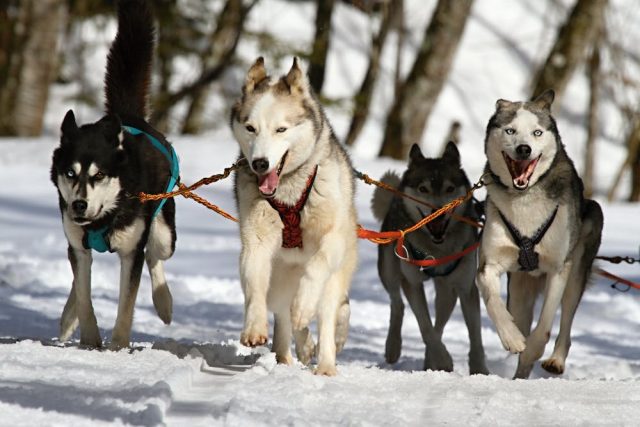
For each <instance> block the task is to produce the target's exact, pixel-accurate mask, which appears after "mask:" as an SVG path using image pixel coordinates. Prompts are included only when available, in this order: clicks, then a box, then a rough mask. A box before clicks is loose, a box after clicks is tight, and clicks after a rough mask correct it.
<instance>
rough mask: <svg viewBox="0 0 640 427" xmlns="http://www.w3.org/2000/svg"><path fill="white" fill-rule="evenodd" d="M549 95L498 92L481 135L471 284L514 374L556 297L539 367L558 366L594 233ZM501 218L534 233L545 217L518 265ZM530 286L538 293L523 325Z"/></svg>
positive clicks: (597, 221) (534, 345) (596, 227)
mask: <svg viewBox="0 0 640 427" xmlns="http://www.w3.org/2000/svg"><path fill="white" fill-rule="evenodd" d="M553 98H554V93H553V91H551V90H549V91H547V92H545V93H543V94H542V95H540V96H539V97H538V98H536V99H535V100H534V101H530V102H510V101H505V100H502V99H501V100H498V101H497V103H496V111H495V114H494V115H493V117H491V119H490V120H489V124H488V126H487V133H486V140H485V152H486V155H487V166H486V170H485V171H486V173H487V174H489V175H490V176H491V177H492V179H491V180H490V182H491V183H490V184H489V185H488V186H487V201H486V215H487V220H486V226H485V228H484V232H483V235H482V245H481V249H480V264H479V268H478V275H477V285H478V287H479V289H480V292H481V294H482V296H483V299H484V302H485V305H486V308H487V312H488V314H489V317H490V318H491V319H492V321H493V323H494V324H495V327H496V330H497V332H498V335H499V336H500V340H501V341H502V344H503V346H504V348H505V349H506V350H508V351H510V352H512V353H519V354H520V356H519V361H518V368H517V370H516V373H515V378H527V377H529V375H530V373H531V370H532V368H533V365H534V363H535V361H537V360H538V359H540V357H542V355H543V353H544V348H545V346H546V343H547V342H548V340H549V337H550V333H551V327H552V324H553V320H554V317H555V314H556V312H557V310H558V307H559V306H560V304H562V315H561V320H560V332H559V335H558V338H557V340H556V343H555V348H554V351H553V354H552V355H551V357H550V358H549V359H548V360H546V361H544V362H543V363H542V367H543V368H544V369H546V370H547V371H549V372H552V373H556V374H561V373H563V372H564V368H565V360H566V357H567V354H568V352H569V347H570V345H571V338H570V332H571V324H572V322H573V317H574V315H575V312H576V309H577V307H578V303H579V302H580V299H581V297H582V293H583V292H584V289H585V286H586V283H587V280H588V277H589V274H590V271H591V267H592V264H593V260H594V258H595V255H596V253H597V251H598V248H599V246H600V239H601V233H602V225H603V216H602V210H601V208H600V206H599V205H598V203H596V202H595V201H593V200H588V199H585V198H584V196H583V185H582V180H581V179H580V178H579V177H578V174H577V172H576V170H575V167H574V166H573V163H572V161H571V160H570V159H569V157H568V156H567V153H566V152H565V149H564V146H563V144H562V140H561V139H560V134H559V132H558V129H557V126H556V122H555V120H554V118H553V116H552V115H551V104H552V102H553ZM554 212H556V213H555V214H554ZM501 214H502V215H503V216H504V218H505V219H503V218H502V217H501ZM550 219H551V220H552V221H550ZM505 221H508V222H509V223H510V224H512V225H513V227H515V228H516V229H517V230H518V231H519V232H520V233H521V234H522V235H523V236H534V235H536V234H538V232H539V230H541V227H542V226H543V225H548V227H549V228H548V230H547V232H546V233H544V234H543V237H542V240H541V241H540V242H539V243H538V244H537V245H536V246H535V248H534V249H535V253H536V255H534V257H536V258H537V265H536V263H534V264H533V265H530V266H527V265H528V264H527V263H526V262H523V261H522V260H521V259H522V254H521V251H520V248H519V246H518V245H517V244H516V242H515V238H514V237H512V234H511V232H510V231H509V229H508V226H507V225H506V222H505ZM525 258H526V257H525ZM534 267H535V268H534ZM503 273H508V275H509V285H508V298H507V306H505V304H504V302H503V301H502V299H501V298H500V276H501V275H502V274H503ZM540 293H542V294H543V296H544V302H543V305H542V310H541V313H540V318H539V320H538V322H537V324H536V327H535V328H534V329H533V331H531V324H532V319H533V309H534V304H535V301H536V297H537V295H538V294H540Z"/></svg>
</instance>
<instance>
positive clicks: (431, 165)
mask: <svg viewBox="0 0 640 427" xmlns="http://www.w3.org/2000/svg"><path fill="white" fill-rule="evenodd" d="M469 187H470V184H469V180H468V179H467V176H466V174H465V173H464V171H463V170H462V167H461V165H460V153H459V152H458V148H457V147H456V144H454V143H453V142H449V143H448V144H447V146H446V148H445V150H444V153H443V155H442V157H440V158H435V159H431V158H426V157H424V156H423V155H422V152H421V151H420V147H418V145H416V144H413V146H412V147H411V152H410V153H409V167H408V168H407V170H406V171H405V173H404V175H403V176H402V182H401V184H400V188H401V189H402V191H404V192H405V193H407V194H409V195H410V196H412V197H414V198H416V199H419V200H422V201H423V202H425V203H426V204H428V205H430V206H432V207H431V208H430V207H428V206H426V205H424V204H421V203H416V202H415V201H413V200H410V199H408V198H403V203H404V206H405V209H406V210H407V212H408V213H409V216H411V219H412V220H413V221H414V222H418V221H420V220H421V219H422V218H424V217H426V216H427V215H429V214H431V213H432V212H434V211H436V210H437V209H439V208H440V207H442V206H443V205H445V204H446V203H448V202H450V201H451V200H453V199H455V198H457V197H460V196H463V195H464V194H466V192H467V191H468V190H469ZM456 209H457V210H462V209H463V208H462V207H458V208H456ZM458 213H460V212H458ZM450 219H451V217H450V216H449V215H440V216H439V217H437V218H436V219H434V220H433V221H431V222H429V223H427V226H426V227H427V230H428V231H429V233H430V234H431V239H432V240H433V242H434V243H436V244H440V243H442V242H443V241H444V240H445V235H446V233H447V230H448V227H449V221H450Z"/></svg>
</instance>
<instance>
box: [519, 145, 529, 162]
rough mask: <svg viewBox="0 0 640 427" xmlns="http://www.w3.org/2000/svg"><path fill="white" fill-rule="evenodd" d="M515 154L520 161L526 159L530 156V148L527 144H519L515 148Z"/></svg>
mask: <svg viewBox="0 0 640 427" xmlns="http://www.w3.org/2000/svg"><path fill="white" fill-rule="evenodd" d="M516 154H517V155H518V157H519V158H521V159H528V158H529V156H530V155H531V147H530V146H528V145H527V144H520V145H518V146H517V147H516Z"/></svg>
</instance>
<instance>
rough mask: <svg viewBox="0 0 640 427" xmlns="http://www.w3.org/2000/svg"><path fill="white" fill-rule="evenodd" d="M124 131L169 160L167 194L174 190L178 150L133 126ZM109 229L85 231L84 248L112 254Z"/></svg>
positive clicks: (162, 204) (153, 216)
mask: <svg viewBox="0 0 640 427" xmlns="http://www.w3.org/2000/svg"><path fill="white" fill-rule="evenodd" d="M122 129H123V130H125V131H126V132H127V133H130V134H131V135H144V136H145V137H146V138H147V139H148V140H149V141H150V142H151V144H153V146H154V147H155V148H156V149H157V150H158V151H160V152H161V153H162V154H163V155H164V156H165V157H166V158H167V160H168V161H169V165H170V167H171V176H170V177H169V181H168V183H167V189H166V191H165V192H169V191H171V190H173V187H175V186H176V184H177V182H178V180H179V179H180V165H179V164H178V155H177V154H176V150H174V149H173V146H171V145H169V149H167V147H166V146H165V145H164V144H162V143H161V142H160V141H159V140H158V139H157V138H156V137H154V136H153V135H151V134H149V133H147V132H145V131H143V130H140V129H138V128H135V127H133V126H122ZM166 202H167V199H162V200H161V201H160V203H159V204H158V207H157V208H156V210H155V211H154V212H153V215H152V216H151V220H153V219H154V218H155V217H156V216H157V215H158V214H159V213H160V211H161V210H162V207H163V206H164V204H165V203H166ZM109 228H110V227H109V226H104V227H102V228H98V229H96V230H85V235H84V239H83V242H82V243H83V245H84V247H85V248H86V249H93V250H95V251H97V252H106V251H109V252H111V246H110V245H109V240H108V238H107V234H108V233H109Z"/></svg>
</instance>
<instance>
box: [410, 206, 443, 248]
mask: <svg viewBox="0 0 640 427" xmlns="http://www.w3.org/2000/svg"><path fill="white" fill-rule="evenodd" d="M417 209H418V212H420V215H422V217H423V218H424V217H426V216H427V214H425V213H424V212H423V211H422V209H420V208H417ZM436 210H437V209H433V210H432V211H431V213H434V212H435V211H436ZM450 220H451V218H450V217H449V216H448V215H446V214H443V215H440V216H438V217H436V218H434V219H432V220H431V221H430V222H428V223H427V230H429V233H430V234H431V240H432V241H433V243H435V244H440V243H442V242H444V235H445V233H446V232H447V227H449V221H450Z"/></svg>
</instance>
